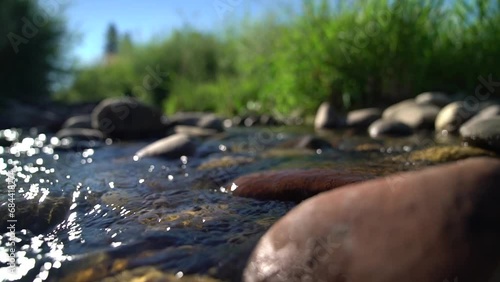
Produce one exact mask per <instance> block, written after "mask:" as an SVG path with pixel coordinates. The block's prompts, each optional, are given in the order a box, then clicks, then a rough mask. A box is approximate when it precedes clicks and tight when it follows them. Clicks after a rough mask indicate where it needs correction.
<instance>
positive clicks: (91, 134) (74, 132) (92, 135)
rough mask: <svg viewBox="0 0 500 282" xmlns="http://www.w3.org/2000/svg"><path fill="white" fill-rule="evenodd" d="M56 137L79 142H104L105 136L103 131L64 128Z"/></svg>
mask: <svg viewBox="0 0 500 282" xmlns="http://www.w3.org/2000/svg"><path fill="white" fill-rule="evenodd" d="M56 137H57V138H59V139H63V138H73V139H77V140H102V139H104V137H105V136H104V134H102V132H101V131H99V130H96V129H88V128H64V129H61V130H59V131H58V132H57V133H56Z"/></svg>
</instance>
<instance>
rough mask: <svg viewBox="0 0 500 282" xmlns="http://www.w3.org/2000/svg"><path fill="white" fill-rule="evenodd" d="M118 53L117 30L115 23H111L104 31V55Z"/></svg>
mask: <svg viewBox="0 0 500 282" xmlns="http://www.w3.org/2000/svg"><path fill="white" fill-rule="evenodd" d="M117 53H118V30H117V29H116V26H115V24H113V23H111V24H109V25H108V31H107V32H106V50H105V54H106V56H112V55H116V54H117Z"/></svg>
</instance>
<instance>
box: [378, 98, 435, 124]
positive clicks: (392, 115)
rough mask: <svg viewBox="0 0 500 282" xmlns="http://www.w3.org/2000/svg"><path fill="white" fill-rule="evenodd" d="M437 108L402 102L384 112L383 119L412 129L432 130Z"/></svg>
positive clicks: (430, 105) (429, 105)
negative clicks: (398, 122)
mask: <svg viewBox="0 0 500 282" xmlns="http://www.w3.org/2000/svg"><path fill="white" fill-rule="evenodd" d="M438 113H439V107H437V106H434V105H432V104H422V105H420V104H417V103H414V102H403V103H402V104H401V103H400V104H399V105H396V106H394V107H393V108H392V109H391V108H389V109H388V110H386V111H385V112H384V119H392V120H397V121H400V122H402V123H404V124H406V125H408V126H409V127H411V128H413V129H434V122H435V120H436V116H437V115H438Z"/></svg>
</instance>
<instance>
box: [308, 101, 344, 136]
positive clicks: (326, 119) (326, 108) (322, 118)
mask: <svg viewBox="0 0 500 282" xmlns="http://www.w3.org/2000/svg"><path fill="white" fill-rule="evenodd" d="M337 127H339V118H338V116H337V113H336V112H335V109H334V108H333V106H332V105H331V104H330V103H328V102H324V103H323V104H321V105H320V106H319V108H318V111H317V112H316V118H315V119H314V128H316V129H331V128H337Z"/></svg>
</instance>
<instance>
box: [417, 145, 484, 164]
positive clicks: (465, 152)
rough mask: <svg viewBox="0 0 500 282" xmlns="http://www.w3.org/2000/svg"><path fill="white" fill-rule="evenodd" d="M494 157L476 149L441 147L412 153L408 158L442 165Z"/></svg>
mask: <svg viewBox="0 0 500 282" xmlns="http://www.w3.org/2000/svg"><path fill="white" fill-rule="evenodd" d="M492 155H493V154H492V153H491V152H488V151H485V150H482V149H479V148H474V147H462V146H440V147H431V148H427V149H423V150H419V151H415V152H411V153H410V155H409V156H408V160H409V161H411V162H417V161H425V162H432V163H441V162H451V161H457V160H461V159H466V158H471V157H480V156H492Z"/></svg>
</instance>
